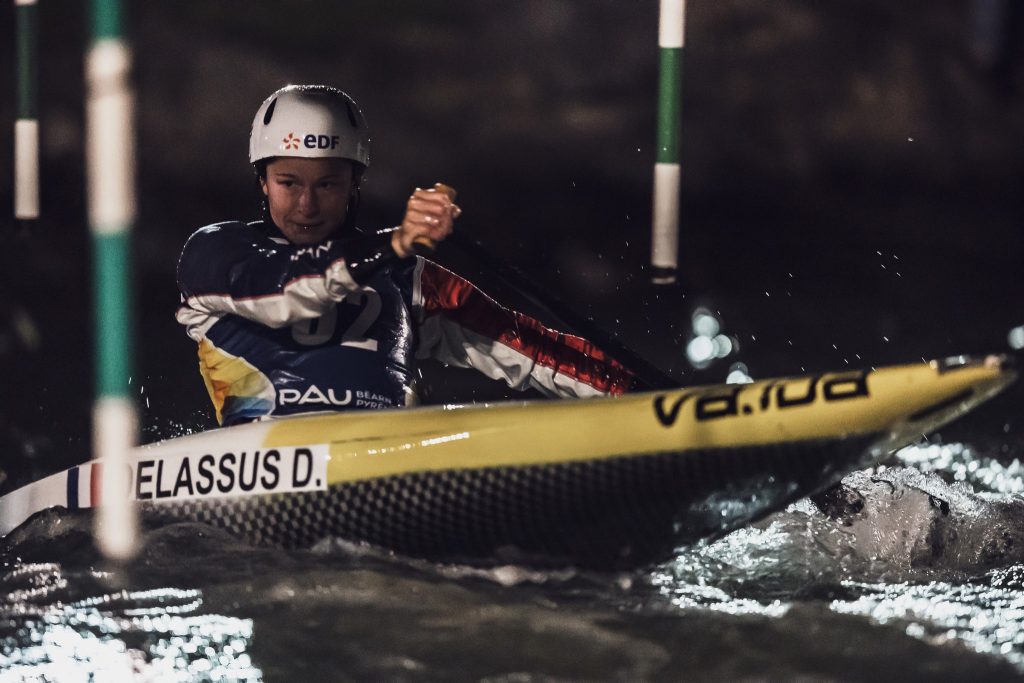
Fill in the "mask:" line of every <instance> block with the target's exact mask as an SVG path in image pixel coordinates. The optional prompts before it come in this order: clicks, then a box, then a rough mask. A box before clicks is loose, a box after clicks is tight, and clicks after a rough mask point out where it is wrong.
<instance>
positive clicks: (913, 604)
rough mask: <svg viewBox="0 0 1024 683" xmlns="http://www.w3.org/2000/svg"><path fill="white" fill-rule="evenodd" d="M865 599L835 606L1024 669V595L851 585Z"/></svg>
mask: <svg viewBox="0 0 1024 683" xmlns="http://www.w3.org/2000/svg"><path fill="white" fill-rule="evenodd" d="M844 585H846V586H848V587H850V588H852V589H854V590H856V591H858V592H860V593H862V595H861V596H860V597H859V598H857V599H856V600H852V601H842V600H836V601H833V602H832V604H831V605H830V607H831V608H832V610H834V611H835V612H838V613H840V614H856V615H861V616H865V617H869V618H871V619H872V620H874V621H876V622H878V623H881V624H885V623H888V622H891V621H901V622H908V623H907V629H906V632H907V635H911V636H915V637H918V638H924V639H925V640H929V641H932V642H935V643H942V642H944V641H946V640H951V639H953V638H956V639H959V640H960V641H962V642H964V643H965V644H967V645H968V646H969V647H971V648H972V649H974V650H976V651H977V652H984V653H987V654H994V655H1000V656H1002V657H1004V658H1005V659H1006V660H1007V661H1009V662H1011V663H1012V664H1014V665H1015V666H1017V667H1018V668H1020V669H1024V592H1022V591H1020V590H1013V589H1007V588H996V587H993V586H986V585H976V584H971V583H968V584H963V585H956V584H951V583H946V582H944V581H933V582H929V583H926V584H918V585H915V584H898V583H897V584H884V583H876V584H870V583H860V582H853V581H851V582H846V583H845V584H844Z"/></svg>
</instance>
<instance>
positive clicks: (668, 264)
mask: <svg viewBox="0 0 1024 683" xmlns="http://www.w3.org/2000/svg"><path fill="white" fill-rule="evenodd" d="M685 18H686V0H661V13H660V16H659V19H658V48H659V49H658V52H659V59H660V69H659V78H658V81H659V86H658V139H657V154H656V157H655V164H654V222H653V225H652V227H651V269H652V273H651V281H652V282H654V284H671V283H673V282H675V281H676V269H677V266H678V258H679V257H678V252H679V187H680V175H681V174H680V167H679V133H680V123H679V115H680V99H681V89H682V67H683V40H684V33H685V26H684V24H685Z"/></svg>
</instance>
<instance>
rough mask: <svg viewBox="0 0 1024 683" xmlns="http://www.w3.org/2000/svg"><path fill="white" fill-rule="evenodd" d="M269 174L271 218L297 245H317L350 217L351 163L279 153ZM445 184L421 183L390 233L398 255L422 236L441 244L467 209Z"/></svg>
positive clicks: (264, 181) (264, 182)
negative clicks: (449, 192)
mask: <svg viewBox="0 0 1024 683" xmlns="http://www.w3.org/2000/svg"><path fill="white" fill-rule="evenodd" d="M266 175H267V177H266V179H261V180H260V186H261V187H262V189H263V194H265V195H266V196H267V199H268V203H269V205H270V217H271V219H272V220H273V221H274V224H275V225H277V227H278V228H280V230H281V232H282V233H284V236H285V237H287V238H288V240H289V241H290V242H292V243H293V244H297V245H299V246H309V245H313V244H318V243H320V242H322V241H324V240H326V239H329V238H330V237H331V236H332V235H333V234H334V233H335V231H336V230H337V229H338V228H339V227H341V225H342V224H343V223H344V222H345V218H346V216H347V215H348V209H349V201H350V199H351V196H352V192H353V189H354V188H353V175H352V164H351V163H350V162H348V161H346V160H344V159H301V158H296V157H278V158H276V159H274V160H272V161H271V162H270V163H268V164H267V174H266ZM443 187H444V186H443V185H440V184H437V185H435V186H434V187H433V188H430V189H421V188H417V189H416V191H415V192H413V194H412V196H410V197H409V200H408V202H407V203H406V210H405V216H404V217H403V218H402V223H401V224H400V225H399V226H398V229H397V230H396V231H395V232H394V233H393V235H392V238H391V247H392V248H393V249H394V250H395V253H396V254H398V255H399V256H402V257H405V256H409V255H411V254H412V253H413V250H412V245H413V242H414V241H415V240H416V239H417V238H421V237H425V238H427V239H429V240H431V241H433V242H435V243H437V242H440V241H442V240H443V239H445V238H446V237H447V236H448V235H450V234H451V232H452V227H453V224H454V221H455V219H456V218H458V217H459V215H460V214H461V213H462V210H461V209H460V208H459V207H458V206H456V205H455V203H454V202H453V201H452V199H451V197H450V196H449V195H448V193H447V192H445V191H443Z"/></svg>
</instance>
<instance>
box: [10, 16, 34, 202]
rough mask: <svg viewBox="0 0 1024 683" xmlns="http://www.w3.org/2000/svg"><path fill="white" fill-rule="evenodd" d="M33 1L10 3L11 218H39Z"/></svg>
mask: <svg viewBox="0 0 1024 683" xmlns="http://www.w3.org/2000/svg"><path fill="white" fill-rule="evenodd" d="M37 10H38V8H37V6H36V0H14V13H15V15H16V19H15V21H16V22H17V26H18V28H17V31H18V36H17V39H16V40H17V54H18V57H17V62H18V65H17V80H18V85H17V108H18V112H17V119H16V120H15V121H14V217H15V218H16V219H17V220H21V221H32V220H36V219H37V218H39V119H38V117H37V115H36V111H37V104H38V90H37V82H38V77H39V67H38V54H39V50H38V45H39V37H38V30H39V21H38V19H37V16H36V15H37V13H38V11H37Z"/></svg>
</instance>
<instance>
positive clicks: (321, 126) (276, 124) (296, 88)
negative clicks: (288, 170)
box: [249, 85, 370, 166]
mask: <svg viewBox="0 0 1024 683" xmlns="http://www.w3.org/2000/svg"><path fill="white" fill-rule="evenodd" d="M270 157H306V158H310V157H312V158H320V157H329V158H330V157H333V158H338V159H349V160H350V161H355V162H357V163H359V164H362V165H363V166H369V165H370V135H369V131H367V129H366V120H365V119H364V118H363V113H362V112H361V111H359V107H358V106H357V105H356V103H355V100H353V99H352V98H351V97H349V96H348V95H346V94H345V93H343V92H342V91H340V90H338V89H337V88H332V87H330V86H327V85H289V86H287V87H284V88H281V89H280V90H278V91H277V92H275V93H274V94H273V95H271V96H270V97H268V98H267V99H266V100H264V101H263V104H262V105H260V108H259V110H258V111H257V112H256V118H254V119H253V121H252V132H251V133H250V135H249V163H251V164H254V163H256V162H257V161H260V160H261V159H268V158H270Z"/></svg>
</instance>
